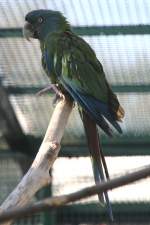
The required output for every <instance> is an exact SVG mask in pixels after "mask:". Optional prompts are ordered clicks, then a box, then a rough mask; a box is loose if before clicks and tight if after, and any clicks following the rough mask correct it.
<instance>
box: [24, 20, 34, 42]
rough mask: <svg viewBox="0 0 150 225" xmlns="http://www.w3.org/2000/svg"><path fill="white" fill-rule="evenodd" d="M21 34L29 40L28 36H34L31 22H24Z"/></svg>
mask: <svg viewBox="0 0 150 225" xmlns="http://www.w3.org/2000/svg"><path fill="white" fill-rule="evenodd" d="M23 36H24V37H25V38H26V39H27V40H28V41H30V38H33V37H34V29H33V26H32V24H31V23H29V22H26V23H25V25H24V27H23Z"/></svg>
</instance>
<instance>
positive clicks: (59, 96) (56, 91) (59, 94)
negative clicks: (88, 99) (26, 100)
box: [37, 84, 65, 104]
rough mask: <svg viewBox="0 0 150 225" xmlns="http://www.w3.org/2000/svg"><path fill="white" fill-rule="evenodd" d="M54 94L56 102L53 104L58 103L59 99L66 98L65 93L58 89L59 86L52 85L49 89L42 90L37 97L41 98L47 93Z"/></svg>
mask: <svg viewBox="0 0 150 225" xmlns="http://www.w3.org/2000/svg"><path fill="white" fill-rule="evenodd" d="M49 91H50V92H54V93H55V94H56V96H55V98H54V100H53V104H55V103H56V102H57V100H59V99H65V96H64V95H63V93H62V92H61V91H60V90H59V89H58V84H50V85H48V86H47V87H45V88H43V89H42V90H40V91H39V92H38V93H37V95H38V96H40V95H42V94H44V93H46V92H49Z"/></svg>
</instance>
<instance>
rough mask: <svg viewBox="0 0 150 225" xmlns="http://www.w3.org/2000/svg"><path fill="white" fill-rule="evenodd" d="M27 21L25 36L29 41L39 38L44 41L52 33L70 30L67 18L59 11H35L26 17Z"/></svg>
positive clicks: (24, 30) (24, 29)
mask: <svg viewBox="0 0 150 225" xmlns="http://www.w3.org/2000/svg"><path fill="white" fill-rule="evenodd" d="M25 20H26V23H25V25H24V28H23V34H24V36H25V37H26V38H27V39H30V38H37V39H39V40H44V39H45V37H46V36H47V35H48V34H49V33H50V32H63V31H66V30H70V25H69V23H68V22H67V20H66V18H65V17H64V16H63V15H62V14H61V13H60V12H58V11H53V10H45V9H41V10H34V11H31V12H29V13H28V14H27V15H26V16H25Z"/></svg>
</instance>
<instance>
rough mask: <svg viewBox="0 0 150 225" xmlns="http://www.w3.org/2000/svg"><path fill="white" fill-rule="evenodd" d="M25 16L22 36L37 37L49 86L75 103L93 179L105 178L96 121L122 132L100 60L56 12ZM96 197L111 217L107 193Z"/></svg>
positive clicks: (120, 111) (119, 109) (117, 106)
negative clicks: (78, 109)
mask: <svg viewBox="0 0 150 225" xmlns="http://www.w3.org/2000/svg"><path fill="white" fill-rule="evenodd" d="M25 20H26V23H25V26H24V29H23V33H24V36H25V37H26V38H27V39H30V38H36V39H38V40H39V41H40V47H41V52H42V66H43V68H44V70H45V72H46V74H47V75H48V77H49V78H50V80H51V83H52V84H51V85H50V89H53V90H54V91H55V92H56V95H57V96H59V97H62V96H63V95H64V94H66V93H68V94H69V95H70V96H71V97H72V99H73V100H74V101H76V102H77V103H78V105H79V108H80V114H81V118H82V121H83V124H84V128H85V132H86V136H87V140H88V146H89V150H90V154H91V156H92V159H93V170H94V178H95V182H96V183H97V182H101V180H104V179H109V174H108V170H107V166H106V162H105V159H104V156H103V152H102V148H101V146H100V142H99V137H98V132H97V126H96V125H98V126H99V127H100V128H101V129H102V130H103V131H104V132H105V133H106V134H107V135H108V136H112V129H111V128H110V126H109V124H108V121H109V123H110V124H112V126H114V128H115V129H116V130H117V131H118V132H119V133H122V130H121V127H120V126H119V124H118V121H122V118H123V117H124V110H123V108H122V107H121V105H120V104H119V101H118V99H117V96H116V95H115V94H114V93H113V91H112V89H111V87H110V86H109V84H108V82H107V79H106V76H105V73H104V70H103V67H102V65H101V63H100V62H99V60H98V59H97V57H96V54H95V52H94V51H93V50H92V48H91V47H90V45H89V44H88V43H87V42H86V41H84V40H83V39H82V38H80V37H79V36H77V35H76V34H75V33H73V31H72V29H71V26H70V24H69V23H68V21H67V19H66V18H65V17H64V16H63V15H62V14H61V13H60V12H58V11H52V10H42V9H41V10H34V11H31V12H29V13H28V14H27V15H26V17H25ZM45 90H47V88H46V89H45ZM45 90H44V91H45ZM99 199H100V200H101V201H105V202H106V205H107V208H108V212H109V216H110V219H111V220H113V214H112V209H111V205H110V202H109V198H108V193H107V192H105V193H104V194H103V195H99Z"/></svg>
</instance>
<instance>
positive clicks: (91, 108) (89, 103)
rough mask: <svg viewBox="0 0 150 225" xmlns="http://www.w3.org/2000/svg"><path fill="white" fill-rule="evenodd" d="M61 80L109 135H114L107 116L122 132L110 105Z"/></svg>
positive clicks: (120, 131)
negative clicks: (110, 109)
mask: <svg viewBox="0 0 150 225" xmlns="http://www.w3.org/2000/svg"><path fill="white" fill-rule="evenodd" d="M61 82H62V83H63V86H64V87H65V89H66V90H67V91H68V92H69V94H70V95H71V96H72V97H73V99H75V100H76V101H77V102H78V103H79V104H80V105H81V106H82V107H83V109H84V110H86V111H87V113H88V114H89V116H91V118H92V119H93V120H94V121H95V122H96V124H98V125H99V126H100V127H101V129H102V130H103V131H104V132H105V133H106V134H107V135H108V136H110V137H112V130H111V128H110V127H109V125H108V123H107V121H106V120H105V118H106V119H107V120H108V121H109V122H110V123H111V124H112V125H113V126H114V127H115V129H116V130H117V131H118V132H119V133H122V130H121V127H120V126H119V124H118V123H117V122H116V120H115V119H114V118H113V116H112V115H111V112H110V111H109V108H108V106H107V105H106V104H105V103H103V102H101V101H100V100H98V99H96V98H94V97H92V96H90V95H87V94H84V93H82V92H81V91H79V90H77V89H75V88H74V87H71V85H70V84H69V85H68V84H67V82H66V81H65V80H64V79H61ZM104 117H105V118H104Z"/></svg>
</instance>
